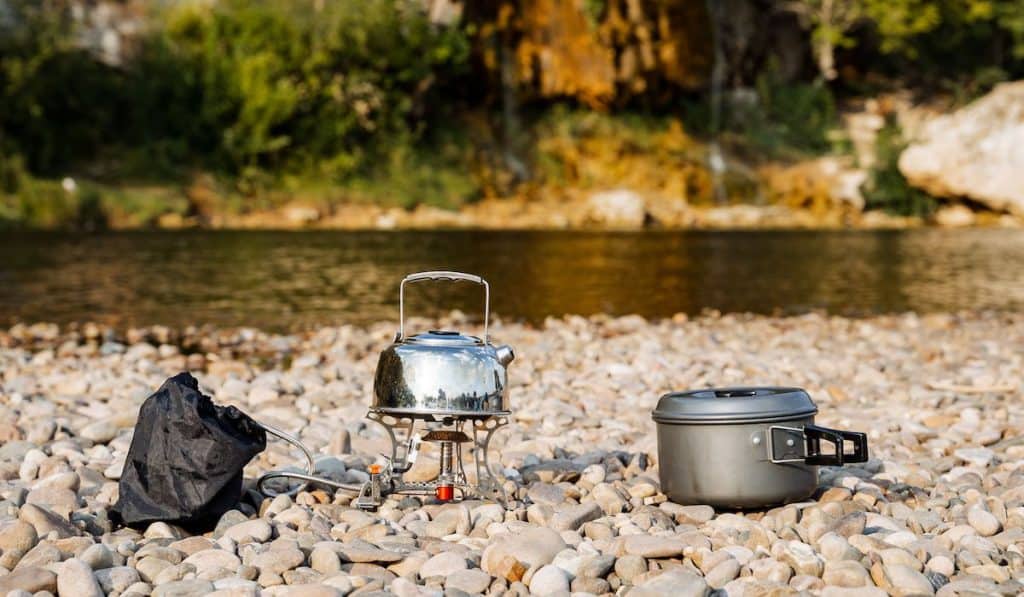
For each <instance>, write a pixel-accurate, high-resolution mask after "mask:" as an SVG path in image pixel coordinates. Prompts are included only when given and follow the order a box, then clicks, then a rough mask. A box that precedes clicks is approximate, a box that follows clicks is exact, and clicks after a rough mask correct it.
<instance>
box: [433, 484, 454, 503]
mask: <svg viewBox="0 0 1024 597" xmlns="http://www.w3.org/2000/svg"><path fill="white" fill-rule="evenodd" d="M434 495H436V496H437V499H438V500H440V501H442V502H450V501H452V500H453V499H455V488H454V487H452V486H451V485H438V487H437V489H435V490H434Z"/></svg>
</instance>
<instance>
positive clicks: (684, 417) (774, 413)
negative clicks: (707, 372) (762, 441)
mask: <svg viewBox="0 0 1024 597" xmlns="http://www.w3.org/2000/svg"><path fill="white" fill-rule="evenodd" d="M817 413H818V407H817V406H816V405H815V404H814V401H813V400H811V397H810V396H809V395H808V394H807V392H805V391H804V390H802V389H801V388H792V387H756V386H751V387H732V388H707V389H702V390H689V391H685V392H671V393H668V394H665V395H664V396H662V397H661V399H660V400H658V406H657V408H655V410H654V412H652V413H651V418H653V419H654V421H655V422H656V423H666V424H703V425H729V424H734V423H744V424H745V423H775V422H779V421H788V420H794V419H801V418H806V417H813V416H814V415H816V414H817Z"/></svg>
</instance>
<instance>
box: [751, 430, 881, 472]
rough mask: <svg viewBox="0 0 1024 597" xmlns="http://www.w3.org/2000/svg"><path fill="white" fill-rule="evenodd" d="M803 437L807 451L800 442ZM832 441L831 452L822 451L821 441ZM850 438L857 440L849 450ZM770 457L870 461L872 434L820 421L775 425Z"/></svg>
mask: <svg viewBox="0 0 1024 597" xmlns="http://www.w3.org/2000/svg"><path fill="white" fill-rule="evenodd" d="M800 439H803V453H802V454H801V453H800V449H799V448H798V447H797V442H799V440H800ZM823 441H824V442H828V443H830V444H832V445H833V446H834V447H835V449H834V452H833V453H831V454H825V453H822V451H821V442H823ZM846 442H851V443H853V449H852V451H850V452H847V451H846ZM768 459H769V460H771V461H772V462H774V463H775V464H783V463H787V462H802V463H805V464H811V465H824V466H843V465H844V464H850V463H854V462H867V459H868V436H867V435H866V434H864V433H858V432H856V431H840V430H838V429H829V428H827V427H819V426H817V425H804V426H803V427H784V426H780V425H772V426H771V427H769V431H768Z"/></svg>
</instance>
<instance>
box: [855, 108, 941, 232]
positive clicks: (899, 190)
mask: <svg viewBox="0 0 1024 597" xmlns="http://www.w3.org/2000/svg"><path fill="white" fill-rule="evenodd" d="M906 146H907V143H906V141H905V140H904V139H903V131H902V129H900V126H899V124H897V123H896V121H895V119H894V118H892V117H890V118H889V119H888V120H887V121H886V124H885V126H884V127H883V128H882V130H880V131H879V132H878V137H877V139H876V141H875V157H876V163H877V165H876V166H875V168H874V170H873V171H872V172H871V177H870V178H869V180H868V182H867V184H865V185H864V188H863V191H864V199H865V207H866V208H867V209H869V210H871V209H881V210H884V211H887V212H889V213H892V214H895V215H900V216H918V217H922V218H925V217H928V216H929V215H931V214H932V213H933V212H934V211H935V210H936V208H937V207H938V203H937V202H936V200H935V198H934V197H932V196H930V195H928V194H927V193H925V192H924V191H921V190H919V189H915V188H914V187H912V186H910V185H909V184H908V183H907V179H906V178H904V177H903V174H902V173H901V172H900V169H899V159H900V154H901V153H902V152H903V150H904V149H905V148H906Z"/></svg>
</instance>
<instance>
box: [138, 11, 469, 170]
mask: <svg viewBox="0 0 1024 597" xmlns="http://www.w3.org/2000/svg"><path fill="white" fill-rule="evenodd" d="M149 52H150V56H151V58H150V59H151V60H152V61H154V62H156V63H157V64H158V65H160V64H165V60H166V59H167V58H168V57H173V60H176V61H177V64H178V65H179V68H178V72H181V73H184V81H176V82H174V85H175V86H177V87H179V88H185V89H190V91H189V92H187V93H185V94H182V95H185V96H186V97H184V98H182V99H183V100H184V102H185V103H189V102H196V105H194V106H192V108H193V109H192V110H189V111H188V112H187V113H186V114H180V115H177V116H176V117H175V118H176V119H177V118H183V117H184V119H186V120H191V121H192V122H193V125H192V126H189V125H187V124H186V126H185V130H186V131H189V132H188V134H187V136H186V143H187V144H188V145H189V146H191V147H193V148H194V149H197V150H199V152H200V153H203V152H208V153H210V154H211V157H212V158H213V159H214V160H215V161H216V163H217V165H218V166H219V167H221V168H222V169H223V170H225V171H227V172H229V173H231V174H244V173H246V172H252V170H253V169H259V170H263V169H268V170H271V171H287V172H307V173H311V174H315V175H319V176H326V177H329V178H331V179H334V180H343V179H344V178H345V177H347V176H350V175H352V174H355V173H358V172H359V171H360V170H365V169H367V168H369V167H371V166H372V165H373V164H374V163H375V161H376V160H377V159H379V158H380V157H381V156H386V155H387V154H388V153H389V152H390V151H391V150H392V147H393V145H394V144H395V143H408V142H412V143H415V142H416V141H417V140H418V138H419V134H420V133H421V131H422V124H421V123H422V122H423V120H424V119H425V118H427V117H429V116H436V115H437V114H436V113H434V112H433V111H432V108H433V107H434V106H435V105H437V104H439V103H440V102H436V103H435V102H433V101H432V100H433V99H434V97H433V91H434V89H433V87H436V86H435V85H434V84H433V83H434V82H435V81H437V80H450V79H451V78H453V77H456V76H458V75H459V74H460V73H461V72H462V69H463V68H464V66H465V64H466V63H467V60H468V58H467V56H468V44H467V41H466V39H465V37H464V36H463V34H462V33H461V32H460V31H459V30H457V29H452V28H439V27H435V26H433V25H431V24H430V23H429V22H428V21H427V19H426V16H425V15H424V14H422V8H421V7H420V5H419V3H417V2H413V1H412V0H400V1H395V0H366V1H363V2H359V3H327V5H326V6H324V7H323V8H322V9H321V10H319V11H318V10H316V9H314V8H312V7H311V6H310V3H309V2H291V1H287V0H262V1H257V2H247V1H242V0H226V1H223V2H219V3H217V4H214V5H212V6H211V5H210V4H208V3H188V4H184V5H182V6H179V7H176V8H174V9H172V10H171V11H170V13H169V14H168V15H167V27H166V30H165V32H164V37H163V39H162V40H161V41H160V42H159V43H154V45H153V47H151V48H150V50H149ZM155 95H163V94H162V93H159V92H158V93H156V94H155ZM164 128H169V127H164ZM211 133H212V135H211Z"/></svg>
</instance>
